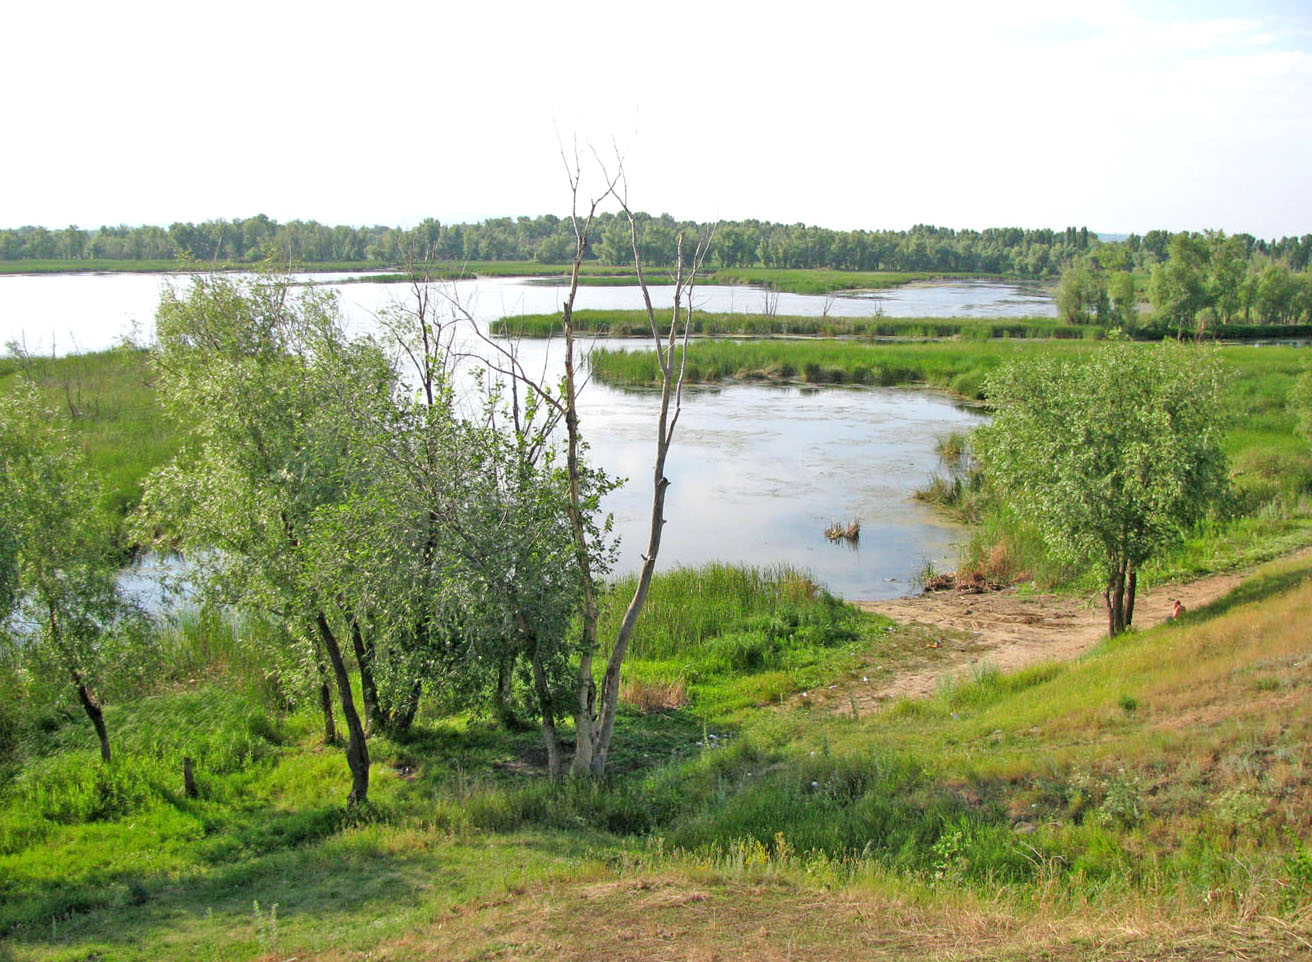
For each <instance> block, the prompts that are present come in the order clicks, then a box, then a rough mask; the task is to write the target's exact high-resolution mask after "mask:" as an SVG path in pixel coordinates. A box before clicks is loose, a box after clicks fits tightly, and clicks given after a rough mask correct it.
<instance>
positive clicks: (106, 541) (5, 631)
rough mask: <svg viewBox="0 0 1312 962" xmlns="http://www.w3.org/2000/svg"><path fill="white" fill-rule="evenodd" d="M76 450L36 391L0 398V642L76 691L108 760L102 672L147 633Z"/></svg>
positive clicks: (94, 488)
mask: <svg viewBox="0 0 1312 962" xmlns="http://www.w3.org/2000/svg"><path fill="white" fill-rule="evenodd" d="M101 501H102V499H101V492H100V487H99V485H97V484H96V482H95V480H94V479H93V478H92V477H91V474H90V472H89V471H88V469H87V466H86V463H85V457H84V456H83V454H82V449H81V448H80V447H79V446H78V445H77V444H76V443H75V442H73V440H72V439H71V438H70V437H69V435H68V432H67V430H66V429H65V428H64V425H63V423H62V422H61V421H60V418H59V416H58V414H57V413H56V412H54V411H52V410H51V409H50V408H48V407H47V406H46V405H45V404H43V403H42V402H41V400H40V398H39V397H38V395H37V393H36V391H35V390H28V391H21V392H17V393H14V394H10V395H8V396H5V397H3V398H0V517H3V519H4V522H3V524H4V526H3V530H0V644H6V645H14V646H15V647H16V649H17V653H18V655H19V657H20V658H21V659H22V660H23V661H24V662H26V663H28V664H30V665H32V666H34V667H37V668H41V669H45V670H46V671H48V672H50V673H52V674H54V675H56V676H62V677H63V679H65V680H66V681H67V682H68V683H70V684H71V685H72V687H73V692H74V693H75V694H76V695H77V699H78V703H79V704H80V705H81V707H82V710H83V711H84V712H85V713H86V716H87V719H88V720H89V721H90V722H91V725H92V727H93V728H94V729H95V731H96V737H97V739H98V740H99V742H100V757H101V758H102V759H103V760H104V761H105V762H106V763H108V762H109V761H110V756H111V753H110V745H109V732H108V729H107V727H106V725H105V716H104V711H103V709H102V707H101V702H100V698H99V696H98V695H97V691H96V679H97V677H98V675H99V674H100V669H101V668H103V666H104V665H106V663H108V662H110V661H111V660H112V658H113V656H114V654H115V653H116V652H117V651H118V650H121V649H123V648H124V647H125V646H130V645H131V644H132V643H133V642H134V640H135V639H136V638H137V637H138V630H139V629H141V628H142V627H143V625H142V622H141V619H139V618H137V617H135V615H136V614H137V611H136V609H135V608H134V606H132V605H131V604H130V603H128V602H127V601H126V600H125V599H124V598H123V597H122V595H121V594H120V592H119V588H118V583H117V581H116V575H117V573H118V557H117V554H116V552H115V549H114V538H113V526H112V525H111V524H110V520H109V518H108V516H107V515H106V513H105V511H104V510H103V508H102V505H101Z"/></svg>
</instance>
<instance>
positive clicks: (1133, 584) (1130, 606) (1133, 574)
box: [1125, 565, 1139, 628]
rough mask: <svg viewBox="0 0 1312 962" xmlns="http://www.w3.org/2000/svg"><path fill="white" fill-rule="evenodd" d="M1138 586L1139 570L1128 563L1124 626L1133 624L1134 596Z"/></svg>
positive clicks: (1127, 626)
mask: <svg viewBox="0 0 1312 962" xmlns="http://www.w3.org/2000/svg"><path fill="white" fill-rule="evenodd" d="M1138 587H1139V572H1138V571H1136V570H1135V569H1134V565H1130V583H1129V586H1128V587H1127V588H1126V589H1125V627H1126V628H1129V627H1130V626H1132V625H1133V624H1134V596H1135V593H1136V591H1137V590H1138Z"/></svg>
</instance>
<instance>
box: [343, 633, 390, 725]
mask: <svg viewBox="0 0 1312 962" xmlns="http://www.w3.org/2000/svg"><path fill="white" fill-rule="evenodd" d="M351 644H352V646H353V647H354V648H355V661H356V664H358V665H359V666H360V697H361V698H362V699H363V700H364V717H365V723H366V724H367V725H368V726H369V727H368V732H373V731H377V730H379V729H383V728H386V727H387V719H386V718H384V717H382V715H381V713H380V706H379V704H378V686H377V685H376V684H375V683H374V646H373V643H372V642H366V641H365V640H364V632H362V631H361V630H360V622H358V621H356V620H355V619H354V618H352V619H351Z"/></svg>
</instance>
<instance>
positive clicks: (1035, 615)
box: [835, 552, 1304, 705]
mask: <svg viewBox="0 0 1312 962" xmlns="http://www.w3.org/2000/svg"><path fill="white" fill-rule="evenodd" d="M1301 553H1304V552H1300V554H1301ZM1248 573H1249V572H1236V573H1227V574H1220V575H1212V576H1210V577H1207V578H1200V579H1198V580H1197V581H1190V582H1186V583H1183V584H1170V585H1162V586H1159V587H1155V588H1152V589H1150V590H1148V591H1144V592H1141V593H1140V595H1139V598H1138V600H1137V602H1136V603H1135V611H1134V624H1135V627H1137V628H1140V629H1145V628H1151V627H1153V626H1155V625H1159V624H1161V623H1162V622H1164V621H1166V620H1167V619H1168V618H1170V617H1171V612H1172V600H1173V599H1175V598H1179V599H1180V602H1181V603H1182V604H1183V605H1184V606H1185V608H1186V610H1193V609H1195V608H1200V607H1203V606H1204V605H1207V604H1210V603H1211V602H1213V601H1216V600H1217V599H1219V598H1221V597H1223V596H1224V595H1226V594H1228V593H1229V592H1230V591H1232V590H1233V589H1234V588H1235V587H1236V586H1237V585H1239V584H1240V582H1242V581H1243V580H1244V578H1245V577H1247V575H1248ZM856 605H857V607H859V608H861V609H862V610H863V611H872V612H876V613H878V614H881V615H886V616H887V617H889V618H892V619H893V620H895V621H898V622H901V623H903V624H917V625H922V626H925V628H926V629H928V631H927V635H926V638H927V641H928V644H929V646H930V647H934V648H935V650H934V652H933V654H934V656H935V658H934V660H933V663H932V664H928V665H924V666H919V667H915V668H911V669H909V670H907V671H898V672H896V673H894V674H893V675H892V676H891V677H888V678H887V679H885V680H880V681H876V680H875V679H871V681H870V683H868V684H866V685H862V686H861V687H860V689H859V690H858V691H857V692H855V693H854V692H852V691H851V690H849V691H844V692H842V695H843V696H844V697H845V698H849V697H851V696H852V695H853V694H857V695H858V701H859V702H862V703H865V704H866V705H870V704H871V703H876V702H883V701H885V700H887V699H890V698H901V697H917V696H922V695H929V694H933V692H934V691H935V689H936V688H937V687H938V685H939V684H940V680H941V679H944V678H954V677H958V676H962V675H968V674H969V672H970V670H971V667H972V666H978V665H981V664H988V665H992V666H994V667H996V668H998V669H1000V670H1001V671H1004V672H1009V671H1015V670H1016V669H1018V668H1024V667H1025V666H1027V665H1033V664H1037V663H1039V662H1044V661H1064V660H1067V659H1071V658H1075V657H1077V656H1078V655H1080V654H1082V653H1083V652H1085V651H1087V650H1089V649H1090V648H1092V647H1093V646H1094V645H1096V644H1097V643H1098V642H1099V641H1101V640H1102V639H1103V637H1105V635H1106V633H1107V613H1106V609H1105V608H1104V607H1103V603H1102V598H1101V597H1100V596H1095V597H1089V598H1086V599H1080V598H1075V597H1070V596H1061V595H1034V594H1031V595H1019V594H1017V593H1016V591H1015V590H1013V589H1005V590H1003V591H994V592H985V593H982V594H970V593H966V592H959V591H935V592H930V593H927V594H923V595H918V596H916V597H913V598H899V599H896V600H893V601H859V602H856ZM929 639H932V640H929ZM843 687H846V686H843ZM835 694H837V693H835Z"/></svg>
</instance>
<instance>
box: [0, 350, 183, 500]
mask: <svg viewBox="0 0 1312 962" xmlns="http://www.w3.org/2000/svg"><path fill="white" fill-rule="evenodd" d="M152 379H153V375H152V372H151V371H150V365H149V359H148V357H147V354H146V352H145V351H141V350H136V349H133V348H115V349H112V350H109V351H100V352H96V353H92V354H77V355H70V356H67V357H61V358H53V359H52V358H48V357H33V358H31V359H29V360H25V361H24V360H18V359H15V358H0V392H3V391H8V390H11V389H12V388H13V386H14V385H17V384H20V383H22V382H24V381H29V380H30V381H34V382H35V383H36V384H37V385H38V386H39V387H40V388H41V390H42V393H43V394H44V395H45V396H46V398H47V400H48V401H49V402H50V404H51V405H52V406H54V407H55V408H56V409H57V410H58V411H59V412H60V413H61V415H63V416H66V417H68V418H69V423H70V425H71V426H72V429H73V434H74V436H75V437H76V438H77V439H78V440H79V441H80V442H81V443H82V445H83V447H84V448H85V449H86V452H87V456H88V458H89V460H90V464H91V468H92V470H93V471H94V472H95V473H96V474H97V475H98V476H99V477H100V480H101V483H102V485H103V486H104V489H105V497H106V501H107V504H108V506H109V508H110V509H111V510H112V511H114V512H115V513H117V514H120V515H121V514H126V513H127V512H129V511H130V510H131V509H132V508H134V507H135V506H136V505H137V503H138V502H139V501H140V499H141V485H142V481H143V480H144V478H145V476H146V474H148V473H149V472H150V470H151V469H152V468H154V467H155V466H157V465H159V464H162V463H164V462H165V461H167V460H168V459H169V458H171V457H172V456H173V454H174V453H175V452H176V450H177V446H178V442H179V438H178V434H177V431H176V430H175V429H174V428H173V426H172V425H171V424H170V423H169V422H168V420H167V419H166V418H165V417H164V414H163V412H162V410H161V409H160V406H159V403H158V402H157V400H156V398H155V395H154V392H153V390H152Z"/></svg>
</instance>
